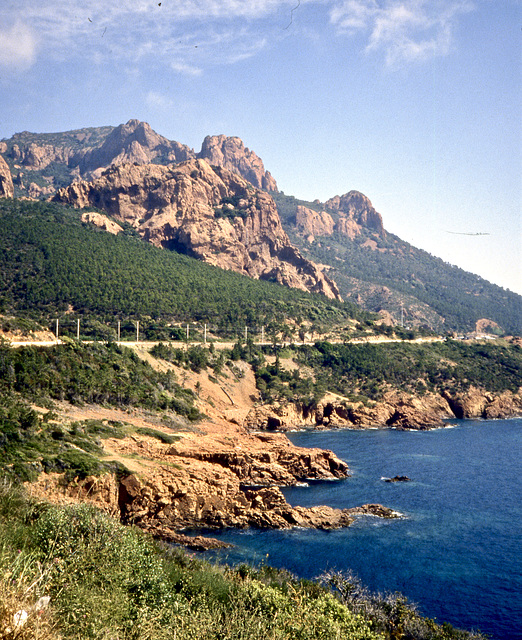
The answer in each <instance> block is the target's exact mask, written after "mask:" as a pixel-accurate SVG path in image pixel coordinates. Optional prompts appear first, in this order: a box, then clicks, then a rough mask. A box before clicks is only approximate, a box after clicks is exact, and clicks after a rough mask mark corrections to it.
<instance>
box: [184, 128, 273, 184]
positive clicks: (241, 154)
mask: <svg viewBox="0 0 522 640" xmlns="http://www.w3.org/2000/svg"><path fill="white" fill-rule="evenodd" d="M197 157H198V158H202V159H204V160H207V161H208V163H209V164H211V165H217V166H219V167H224V168H225V169H228V170H229V171H233V172H234V173H239V175H241V176H243V178H245V180H248V182H250V183H252V184H253V185H254V187H257V188H258V189H265V190H266V191H277V184H276V181H275V180H274V178H272V176H271V175H270V172H269V171H265V167H264V165H263V161H262V160H261V158H260V157H259V156H257V155H256V154H255V153H254V152H253V151H250V149H248V148H247V147H245V145H244V144H243V141H242V140H241V139H240V138H237V137H227V136H224V135H221V136H207V137H206V138H205V140H204V141H203V145H202V147H201V151H200V152H199V153H198V156H197Z"/></svg>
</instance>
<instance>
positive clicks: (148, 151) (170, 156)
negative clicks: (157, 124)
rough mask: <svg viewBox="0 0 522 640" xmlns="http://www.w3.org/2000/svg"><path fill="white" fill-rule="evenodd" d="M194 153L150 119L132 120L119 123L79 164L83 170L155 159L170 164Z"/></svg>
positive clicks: (145, 162) (190, 156) (83, 171)
mask: <svg viewBox="0 0 522 640" xmlns="http://www.w3.org/2000/svg"><path fill="white" fill-rule="evenodd" d="M193 157H194V151H193V150H192V149H190V148H189V147H187V146H186V145H183V144H180V143H179V142H172V141H170V140H167V138H164V137H163V136H160V135H158V134H157V133H156V132H155V131H154V130H153V129H152V128H151V126H150V125H149V124H148V123H146V122H140V121H139V120H129V121H128V122H127V123H126V124H121V125H119V126H118V127H116V128H115V129H114V130H113V131H112V132H111V133H110V134H109V135H108V136H107V138H106V139H105V142H104V143H103V144H102V145H101V146H100V147H97V148H95V149H92V150H91V151H90V152H89V153H87V154H86V155H85V157H84V158H82V159H81V161H80V163H79V168H80V172H81V173H82V174H84V173H86V172H88V171H91V172H92V171H95V170H96V169H101V168H104V167H108V166H110V165H112V164H116V165H120V164H125V163H130V162H132V163H136V164H148V163H150V162H152V161H153V160H156V159H161V164H169V163H178V162H183V161H184V160H188V159H190V158H193Z"/></svg>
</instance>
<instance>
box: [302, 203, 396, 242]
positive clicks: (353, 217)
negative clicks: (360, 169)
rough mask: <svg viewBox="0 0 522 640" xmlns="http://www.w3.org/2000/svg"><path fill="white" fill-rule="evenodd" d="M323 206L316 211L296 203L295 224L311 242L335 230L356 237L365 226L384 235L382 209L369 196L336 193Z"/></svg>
mask: <svg viewBox="0 0 522 640" xmlns="http://www.w3.org/2000/svg"><path fill="white" fill-rule="evenodd" d="M323 207H324V209H323V210H322V211H317V210H315V209H310V208H309V207H305V206H303V205H297V209H296V214H295V226H296V229H297V231H298V232H299V233H300V234H301V235H303V236H304V237H305V238H306V239H307V240H308V241H309V242H313V241H314V240H315V238H316V237H321V236H330V235H332V234H333V233H337V234H339V235H342V236H345V237H347V238H349V239H350V240H353V239H354V238H356V237H357V236H359V235H360V234H361V232H362V230H363V229H366V230H369V231H370V232H373V233H377V234H378V235H380V236H384V235H385V231H384V227H383V223H382V217H381V215H380V213H377V211H375V209H374V207H373V205H372V203H371V202H370V200H369V199H368V198H367V197H366V196H365V195H363V194H362V193H359V192H358V191H350V192H349V193H346V194H345V195H343V196H335V197H334V198H331V199H330V200H328V201H327V202H326V203H325V204H324V205H323ZM369 241H370V240H368V241H367V242H369Z"/></svg>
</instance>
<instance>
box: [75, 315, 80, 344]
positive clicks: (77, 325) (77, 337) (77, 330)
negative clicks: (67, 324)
mask: <svg viewBox="0 0 522 640" xmlns="http://www.w3.org/2000/svg"><path fill="white" fill-rule="evenodd" d="M76 340H78V342H80V318H78V320H77V321H76Z"/></svg>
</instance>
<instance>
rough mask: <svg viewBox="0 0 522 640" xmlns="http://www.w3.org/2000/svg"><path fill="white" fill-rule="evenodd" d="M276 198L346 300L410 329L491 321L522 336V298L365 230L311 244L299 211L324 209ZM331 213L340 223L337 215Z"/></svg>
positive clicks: (299, 242)
mask: <svg viewBox="0 0 522 640" xmlns="http://www.w3.org/2000/svg"><path fill="white" fill-rule="evenodd" d="M272 196H273V198H274V199H275V201H276V204H277V208H278V212H279V215H280V217H281V222H282V223H283V227H284V229H285V231H286V232H287V233H288V235H289V236H290V239H291V240H292V242H293V243H294V244H295V245H296V246H297V247H298V248H299V249H300V250H301V252H302V253H303V255H305V256H306V257H307V258H309V259H310V260H313V261H315V262H319V263H322V264H327V265H330V266H331V267H332V269H331V271H329V272H328V273H329V276H330V277H331V278H332V279H333V280H334V281H335V282H336V284H337V286H338V287H339V290H340V292H341V295H342V296H343V297H344V298H345V299H351V300H356V301H357V300H358V301H359V302H360V303H361V304H362V306H363V307H364V308H366V309H368V310H370V311H374V312H378V311H380V310H381V309H386V310H387V311H389V312H391V313H392V315H393V316H394V318H395V319H396V320H398V319H400V317H401V309H402V313H403V314H404V321H405V323H407V324H416V325H418V324H427V325H429V326H432V327H433V328H434V329H437V330H439V331H443V330H451V329H453V330H458V331H470V330H472V329H474V328H475V323H476V321H477V320H479V319H481V318H488V319H490V320H493V321H494V322H496V323H497V324H499V325H500V327H501V328H502V330H503V331H505V332H507V333H515V334H517V335H518V334H520V333H521V332H522V298H521V297H520V296H518V295H517V294H515V293H512V292H511V291H507V290H505V289H502V288H501V287H498V286H497V285H494V284H491V283H489V282H487V281H486V280H484V279H482V278H480V277H479V276H477V275H474V274H472V273H469V272H467V271H464V270H463V269H460V268H458V267H456V266H453V265H450V264H448V263H446V262H444V261H443V260H441V259H440V258H436V257H434V256H432V255H430V254H429V253H427V252H426V251H423V250H421V249H417V248H415V247H412V246H411V245H409V244H408V243H407V242H404V241H402V240H401V239H400V238H398V237H397V236H394V235H393V234H390V233H387V232H386V233H385V235H384V236H379V235H378V234H376V233H372V232H371V231H370V230H368V229H364V228H361V230H360V234H359V235H357V236H356V237H355V238H354V239H349V238H347V237H346V236H343V235H341V234H338V233H334V234H332V235H329V236H317V237H315V238H313V239H310V238H309V237H308V238H306V237H305V236H304V235H303V234H302V233H299V232H298V229H297V228H296V225H295V220H296V211H297V207H298V205H304V206H306V207H308V208H310V209H312V210H314V209H315V210H317V211H321V210H324V208H325V207H324V205H320V204H317V203H310V202H304V201H301V200H297V199H296V198H293V197H291V196H285V195H284V194H282V193H273V194H272ZM328 213H329V215H331V216H332V217H333V218H334V219H335V212H334V211H331V210H329V211H328ZM415 316H417V319H416V318H415ZM419 318H421V320H419Z"/></svg>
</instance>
